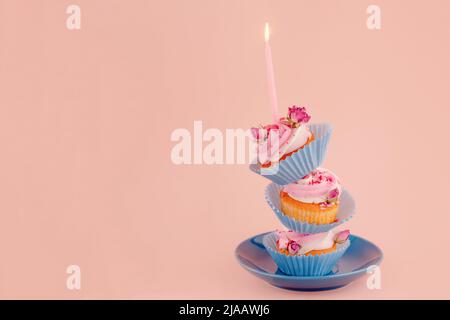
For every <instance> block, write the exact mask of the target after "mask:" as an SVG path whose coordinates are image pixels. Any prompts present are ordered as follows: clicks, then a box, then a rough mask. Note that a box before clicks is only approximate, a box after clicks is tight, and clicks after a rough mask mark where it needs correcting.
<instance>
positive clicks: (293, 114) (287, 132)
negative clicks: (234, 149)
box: [251, 106, 314, 168]
mask: <svg viewBox="0 0 450 320" xmlns="http://www.w3.org/2000/svg"><path fill="white" fill-rule="evenodd" d="M310 119H311V116H310V115H309V114H308V112H307V111H306V108H305V107H297V106H292V107H290V108H289V111H288V115H287V117H283V118H280V120H279V121H278V122H277V123H274V124H269V125H265V126H260V127H257V128H256V127H255V128H251V134H252V137H253V139H254V140H255V141H256V142H257V143H258V145H257V155H258V164H259V165H260V166H261V167H262V168H268V167H270V166H272V165H273V164H275V163H278V162H279V161H282V160H284V159H285V158H286V157H288V156H290V155H291V154H293V153H294V152H296V151H298V150H299V149H302V148H303V147H304V146H305V145H307V144H308V143H310V142H311V141H313V140H314V135H313V133H312V132H311V130H310V129H309V127H308V126H307V123H308V122H309V120H310Z"/></svg>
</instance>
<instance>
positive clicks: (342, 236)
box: [334, 230, 350, 244]
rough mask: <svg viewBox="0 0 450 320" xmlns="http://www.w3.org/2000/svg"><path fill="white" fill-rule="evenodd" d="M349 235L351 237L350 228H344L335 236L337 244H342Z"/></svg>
mask: <svg viewBox="0 0 450 320" xmlns="http://www.w3.org/2000/svg"><path fill="white" fill-rule="evenodd" d="M349 237H350V230H344V231H341V232H339V233H338V234H337V235H336V237H335V238H334V242H336V243H337V244H341V243H344V242H345V241H347V240H348V238H349Z"/></svg>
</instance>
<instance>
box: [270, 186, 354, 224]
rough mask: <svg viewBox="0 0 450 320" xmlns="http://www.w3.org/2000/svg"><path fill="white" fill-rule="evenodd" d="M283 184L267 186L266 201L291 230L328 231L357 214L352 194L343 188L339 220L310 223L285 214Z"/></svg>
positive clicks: (337, 217) (338, 214)
mask: <svg viewBox="0 0 450 320" xmlns="http://www.w3.org/2000/svg"><path fill="white" fill-rule="evenodd" d="M282 187H283V186H280V185H277V184H275V183H271V184H269V185H268V186H267V187H266V192H265V197H266V201H267V203H268V204H269V206H270V208H272V210H273V212H275V214H276V215H277V217H278V219H279V220H280V222H281V223H282V224H283V225H284V226H285V227H286V228H288V229H289V230H293V231H296V232H298V233H321V232H327V231H329V230H331V229H333V228H336V227H337V226H338V225H341V224H343V223H344V222H347V221H348V220H350V219H351V218H352V217H353V216H354V215H355V209H356V205H355V200H353V197H352V196H351V194H350V193H349V192H348V191H347V190H346V189H343V190H342V194H341V197H340V200H339V209H338V213H337V215H336V219H337V221H336V222H334V223H329V224H310V223H308V222H302V221H298V220H296V219H294V218H291V217H288V216H286V215H284V213H283V212H282V211H281V210H280V191H281V188H282Z"/></svg>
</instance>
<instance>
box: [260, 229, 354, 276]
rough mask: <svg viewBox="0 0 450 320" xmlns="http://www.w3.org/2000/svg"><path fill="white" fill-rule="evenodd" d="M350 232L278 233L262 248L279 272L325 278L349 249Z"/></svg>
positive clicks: (267, 239) (265, 237)
mask: <svg viewBox="0 0 450 320" xmlns="http://www.w3.org/2000/svg"><path fill="white" fill-rule="evenodd" d="M349 236H350V232H349V231H348V230H345V231H340V232H338V231H336V230H334V229H333V230H330V231H328V232H324V233H316V234H301V233H297V232H294V231H275V232H271V233H269V234H267V235H266V236H264V239H263V244H264V247H265V248H266V250H267V251H268V252H269V254H270V256H271V257H272V259H273V260H274V261H275V263H276V264H277V266H278V268H280V270H281V271H283V272H284V273H286V274H288V275H291V276H305V277H306V276H323V275H326V274H328V273H330V272H331V271H332V270H333V267H334V266H335V265H336V263H337V262H338V260H339V259H340V258H341V257H342V256H343V255H344V253H345V251H346V250H347V248H348V247H349V246H350V240H349Z"/></svg>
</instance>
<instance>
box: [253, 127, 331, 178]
mask: <svg viewBox="0 0 450 320" xmlns="http://www.w3.org/2000/svg"><path fill="white" fill-rule="evenodd" d="M309 128H310V130H311V131H312V133H313V134H314V140H313V141H312V142H310V143H308V144H307V145H306V146H305V147H304V148H303V149H300V150H298V151H297V152H295V153H293V154H291V155H290V156H289V157H287V158H286V159H284V160H282V161H280V162H279V163H278V164H275V165H273V166H272V167H270V168H261V167H260V166H259V165H258V164H251V165H250V170H252V171H253V172H255V173H257V174H259V175H261V176H263V177H265V178H267V179H269V180H271V181H273V182H275V183H276V184H279V185H285V184H289V183H292V182H295V181H297V180H299V179H301V178H303V177H304V176H306V175H307V174H308V173H310V172H311V171H313V170H314V169H316V168H317V167H319V166H320V165H321V164H322V161H323V160H324V158H325V154H326V151H327V146H328V140H329V139H330V137H331V133H332V131H333V130H332V127H331V125H329V124H327V123H323V124H312V125H310V126H309Z"/></svg>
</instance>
